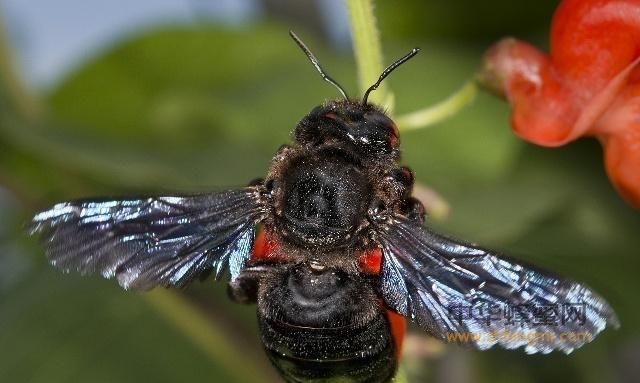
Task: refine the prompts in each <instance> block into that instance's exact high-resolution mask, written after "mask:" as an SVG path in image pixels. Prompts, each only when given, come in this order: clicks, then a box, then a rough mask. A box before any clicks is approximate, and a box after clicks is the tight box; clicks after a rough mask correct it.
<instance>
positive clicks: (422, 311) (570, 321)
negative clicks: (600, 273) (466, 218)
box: [379, 216, 619, 353]
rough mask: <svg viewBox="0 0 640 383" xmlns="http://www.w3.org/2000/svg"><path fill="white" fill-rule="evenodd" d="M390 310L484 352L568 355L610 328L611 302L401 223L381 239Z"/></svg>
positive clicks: (532, 269) (585, 289)
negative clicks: (498, 349) (494, 349)
mask: <svg viewBox="0 0 640 383" xmlns="http://www.w3.org/2000/svg"><path fill="white" fill-rule="evenodd" d="M379 237H380V241H381V245H382V249H383V254H384V255H383V263H382V271H381V289H382V295H383V298H384V301H385V303H386V305H387V306H389V307H390V308H392V309H394V310H396V311H397V312H398V313H400V314H402V315H404V316H406V317H408V318H410V319H411V320H412V321H413V322H415V323H417V324H418V325H419V326H420V327H422V328H423V329H425V330H426V331H427V332H429V333H431V334H432V335H434V336H435V337H436V338H439V339H442V340H445V341H448V342H456V343H466V344H468V345H470V346H472V347H474V348H477V349H487V348H490V347H492V346H494V345H499V346H501V347H504V348H509V349H512V348H518V347H524V348H525V351H526V352H527V353H537V352H541V353H548V352H550V351H553V350H561V351H563V352H565V353H569V352H571V351H572V350H574V349H576V348H578V347H580V346H582V345H583V344H584V343H587V342H589V341H591V340H592V339H593V338H594V337H595V336H596V335H597V334H598V333H599V332H601V331H602V330H604V328H605V327H606V325H607V324H609V325H613V326H614V327H618V326H619V324H618V319H617V317H616V315H615V313H614V312H613V310H612V309H611V307H610V306H609V304H608V303H607V302H606V301H605V300H604V299H603V298H601V297H600V296H599V295H598V294H596V293H595V292H594V291H593V290H591V289H589V288H588V287H587V286H585V285H583V284H580V283H576V282H574V281H571V280H568V279H564V278H561V277H558V276H554V275H552V274H551V273H549V272H545V271H541V270H539V269H537V268H535V267H532V266H526V265H524V264H523V263H521V262H517V261H514V260H510V259H507V258H505V257H500V256H498V255H496V254H495V253H493V252H491V251H488V250H484V249H481V248H478V247H475V246H473V245H469V244H465V243H461V242H458V241H455V240H452V239H449V238H446V237H443V236H440V235H438V234H435V233H433V232H432V231H430V230H429V229H428V228H425V227H422V226H421V225H419V224H417V223H415V222H414V221H409V220H408V219H406V218H404V217H400V216H398V217H394V218H392V219H391V222H390V223H389V224H388V225H386V226H385V227H384V230H381V231H380V233H379Z"/></svg>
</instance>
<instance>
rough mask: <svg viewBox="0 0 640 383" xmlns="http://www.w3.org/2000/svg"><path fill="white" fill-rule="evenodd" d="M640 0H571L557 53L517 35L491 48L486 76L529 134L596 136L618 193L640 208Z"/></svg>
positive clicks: (518, 129) (558, 26)
mask: <svg viewBox="0 0 640 383" xmlns="http://www.w3.org/2000/svg"><path fill="white" fill-rule="evenodd" d="M639 62H640V0H563V1H562V2H561V3H560V5H559V6H558V9H557V10H556V13H555V15H554V17H553V22H552V25H551V52H550V53H549V54H548V55H547V54H544V53H543V52H541V51H539V50H538V49H536V48H535V47H533V46H531V45H529V44H527V43H525V42H522V41H518V40H515V39H512V38H507V39H503V40H501V41H499V42H498V43H497V44H495V45H494V46H493V47H491V48H490V49H489V50H488V51H487V52H486V54H485V57H484V62H483V68H482V71H481V73H480V82H481V83H482V84H483V85H485V86H487V87H488V88H490V89H491V90H493V91H495V92H497V93H499V94H500V95H502V96H504V97H506V98H507V100H508V101H509V103H510V104H511V106H512V115H511V125H512V127H513V130H514V131H515V133H516V134H518V135H519V136H520V137H522V138H523V139H525V140H527V141H529V142H532V143H535V144H538V145H542V146H560V145H564V144H566V143H568V142H570V141H573V140H575V139H576V138H578V137H580V136H594V137H596V138H597V139H598V140H599V141H600V142H601V144H602V145H603V147H604V152H605V154H604V157H605V167H606V169H607V174H608V175H609V178H610V179H611V181H612V182H613V184H614V185H615V187H616V189H617V190H618V192H619V193H620V194H621V195H622V196H623V198H625V199H626V200H627V201H628V202H629V203H630V204H632V205H634V206H635V207H639V208H640V65H639Z"/></svg>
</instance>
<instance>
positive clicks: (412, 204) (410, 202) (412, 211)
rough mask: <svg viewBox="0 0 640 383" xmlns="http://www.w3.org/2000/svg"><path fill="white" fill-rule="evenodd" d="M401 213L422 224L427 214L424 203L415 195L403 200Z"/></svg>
mask: <svg viewBox="0 0 640 383" xmlns="http://www.w3.org/2000/svg"><path fill="white" fill-rule="evenodd" d="M400 209H401V213H402V215H404V216H405V217H407V218H409V219H410V220H412V221H415V222H417V223H419V224H420V225H422V224H423V223H424V218H425V215H426V212H425V209H424V205H423V204H422V202H420V200H418V199H417V198H414V197H409V198H407V199H405V200H404V201H403V202H402V206H401V208H400Z"/></svg>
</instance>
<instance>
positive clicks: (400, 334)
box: [387, 309, 407, 360]
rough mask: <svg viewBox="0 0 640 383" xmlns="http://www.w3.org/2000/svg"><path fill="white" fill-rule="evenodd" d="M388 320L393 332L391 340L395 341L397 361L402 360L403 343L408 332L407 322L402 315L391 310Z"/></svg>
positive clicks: (388, 312)
mask: <svg viewBox="0 0 640 383" xmlns="http://www.w3.org/2000/svg"><path fill="white" fill-rule="evenodd" d="M387 320H388V321H389V329H390V330H391V339H393V345H394V346H395V356H396V360H400V356H401V355H402V342H403V341H404V334H405V333H406V332H407V320H406V318H405V317H403V316H402V315H400V314H398V313H397V312H395V311H392V310H389V309H387Z"/></svg>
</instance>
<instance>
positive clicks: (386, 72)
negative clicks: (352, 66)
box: [362, 48, 420, 105]
mask: <svg viewBox="0 0 640 383" xmlns="http://www.w3.org/2000/svg"><path fill="white" fill-rule="evenodd" d="M418 52H420V49H419V48H413V49H412V50H411V51H409V53H407V54H406V55H404V56H402V57H400V58H399V59H397V60H396V61H394V62H393V64H391V65H389V66H388V67H386V68H385V69H384V70H383V71H382V73H381V74H380V77H379V78H378V81H376V83H375V84H373V85H371V86H370V87H369V89H367V91H366V92H364V96H362V104H363V105H366V103H367V99H368V98H369V93H371V92H373V91H374V90H376V89H378V87H379V86H380V83H381V82H382V80H384V79H385V78H386V77H387V76H388V75H390V74H391V72H393V71H394V70H395V69H396V68H397V67H399V66H400V65H402V64H404V63H405V62H406V61H408V60H409V59H410V58H412V57H413V56H415V55H417V54H418Z"/></svg>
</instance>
